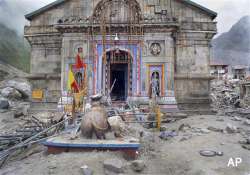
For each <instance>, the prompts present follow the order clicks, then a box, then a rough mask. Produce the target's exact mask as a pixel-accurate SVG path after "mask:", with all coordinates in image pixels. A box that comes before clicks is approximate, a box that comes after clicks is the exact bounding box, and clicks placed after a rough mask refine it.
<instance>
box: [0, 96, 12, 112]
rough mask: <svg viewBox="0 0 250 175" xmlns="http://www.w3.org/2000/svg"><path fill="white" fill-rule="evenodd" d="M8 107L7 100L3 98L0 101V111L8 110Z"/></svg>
mask: <svg viewBox="0 0 250 175" xmlns="http://www.w3.org/2000/svg"><path fill="white" fill-rule="evenodd" d="M9 106H10V104H9V101H8V100H6V99H4V98H2V99H0V109H9Z"/></svg>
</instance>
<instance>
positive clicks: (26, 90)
mask: <svg viewBox="0 0 250 175" xmlns="http://www.w3.org/2000/svg"><path fill="white" fill-rule="evenodd" d="M5 87H11V88H15V89H16V90H18V91H19V92H20V93H21V94H22V97H23V98H30V96H31V85H30V84H29V83H28V82H25V81H17V80H9V81H7V82H5Z"/></svg>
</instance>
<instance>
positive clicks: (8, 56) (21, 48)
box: [0, 24, 30, 72]
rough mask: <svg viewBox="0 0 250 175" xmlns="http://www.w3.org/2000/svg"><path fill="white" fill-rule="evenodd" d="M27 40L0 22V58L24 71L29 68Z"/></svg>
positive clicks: (27, 70)
mask: <svg viewBox="0 0 250 175" xmlns="http://www.w3.org/2000/svg"><path fill="white" fill-rule="evenodd" d="M29 50H30V48H29V44H28V42H27V41H26V40H25V39H24V38H23V37H21V36H18V34H17V33H16V32H15V31H13V30H11V29H9V28H7V27H6V26H4V25H3V24H0V60H1V61H3V62H6V63H8V64H10V65H12V66H14V67H16V68H19V69H21V70H23V71H25V72H29V69H30V56H29Z"/></svg>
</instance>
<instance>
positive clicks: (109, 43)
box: [88, 0, 143, 95]
mask: <svg viewBox="0 0 250 175" xmlns="http://www.w3.org/2000/svg"><path fill="white" fill-rule="evenodd" d="M92 2H93V9H94V13H93V15H92V18H91V27H90V30H89V33H88V35H89V38H91V41H90V42H91V43H95V42H96V40H98V39H99V38H101V44H102V49H103V60H102V61H103V70H102V75H105V76H104V77H102V82H103V84H102V91H103V93H104V94H107V93H109V92H110V86H111V84H112V83H110V64H111V60H113V58H114V57H115V55H114V54H115V52H114V51H112V50H114V49H115V48H116V47H117V48H118V49H119V45H120V44H121V43H122V44H125V45H126V49H127V50H126V51H127V53H128V60H129V61H128V90H129V92H128V95H131V94H132V64H133V58H132V55H131V54H132V53H133V46H132V45H133V44H139V46H140V47H141V48H142V46H143V39H142V36H143V23H142V22H141V21H142V16H141V15H142V11H141V9H140V5H139V4H138V3H137V2H136V1H135V0H112V1H110V0H103V1H101V2H99V3H97V4H96V2H95V0H93V1H92ZM118 37H119V38H120V39H119V41H117V40H116V39H117V38H118ZM91 49H92V50H91V51H90V53H94V52H95V51H94V49H95V48H94V45H93V46H92V48H91ZM107 49H108V50H110V51H111V52H110V53H111V54H110V55H109V58H107ZM135 60H138V58H136V59H135ZM137 64H139V62H138V63H137ZM137 71H138V74H137V75H138V77H137V78H139V76H140V70H137Z"/></svg>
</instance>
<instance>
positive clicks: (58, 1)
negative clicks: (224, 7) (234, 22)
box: [25, 0, 217, 20]
mask: <svg viewBox="0 0 250 175" xmlns="http://www.w3.org/2000/svg"><path fill="white" fill-rule="evenodd" d="M65 1H67V0H56V1H54V2H52V3H50V4H48V5H46V6H44V7H42V8H40V9H38V10H35V11H33V12H31V13H29V14H27V15H25V18H26V19H28V20H32V18H34V17H35V16H38V15H40V14H41V13H43V12H45V11H47V10H49V9H51V8H53V7H56V6H58V5H60V4H62V3H64V2H65ZM177 1H180V2H183V3H186V4H188V5H191V6H193V7H196V8H198V9H200V10H202V11H204V12H206V13H207V14H208V15H209V16H211V17H212V18H213V19H214V18H216V17H217V13H216V12H214V11H212V10H210V9H208V8H206V7H204V6H201V5H200V4H197V3H195V2H193V1H191V0H177Z"/></svg>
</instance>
